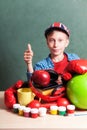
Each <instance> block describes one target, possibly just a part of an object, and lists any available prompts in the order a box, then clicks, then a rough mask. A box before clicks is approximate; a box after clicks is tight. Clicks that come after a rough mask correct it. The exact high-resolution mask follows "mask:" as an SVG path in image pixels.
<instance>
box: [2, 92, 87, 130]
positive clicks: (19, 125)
mask: <svg viewBox="0 0 87 130" xmlns="http://www.w3.org/2000/svg"><path fill="white" fill-rule="evenodd" d="M77 128H78V129H81V128H82V130H83V129H87V115H84V116H82V115H81V116H59V115H50V114H47V115H46V116H45V117H38V118H36V119H33V118H25V117H23V116H19V115H18V114H15V113H13V112H11V111H10V110H8V109H7V108H6V107H5V105H4V92H2V91H1V92H0V130H7V129H8V130H27V129H30V130H33V129H35V130H37V129H38V130H39V129H40V130H41V129H43V130H47V129H52V130H53V129H57V130H66V129H67V130H75V129H77Z"/></svg>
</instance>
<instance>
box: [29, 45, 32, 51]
mask: <svg viewBox="0 0 87 130" xmlns="http://www.w3.org/2000/svg"><path fill="white" fill-rule="evenodd" d="M28 50H29V51H30V52H31V51H32V49H31V45H30V44H28Z"/></svg>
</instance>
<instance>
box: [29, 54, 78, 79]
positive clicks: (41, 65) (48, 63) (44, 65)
mask: <svg viewBox="0 0 87 130" xmlns="http://www.w3.org/2000/svg"><path fill="white" fill-rule="evenodd" d="M65 54H66V55H67V57H68V61H71V60H75V59H80V58H79V56H78V55H76V54H74V53H65ZM46 69H54V64H53V62H52V60H51V58H50V55H48V57H46V58H44V59H43V60H41V61H39V62H37V63H36V64H35V65H34V70H46ZM31 76H32V73H29V72H27V79H28V80H29V79H30V77H31Z"/></svg>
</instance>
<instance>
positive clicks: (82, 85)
mask: <svg viewBox="0 0 87 130" xmlns="http://www.w3.org/2000/svg"><path fill="white" fill-rule="evenodd" d="M66 94H67V97H68V99H69V100H70V101H71V102H72V103H73V104H74V105H75V106H76V107H77V108H80V109H87V73H85V74H82V75H76V76H74V77H73V78H72V79H71V80H70V81H68V83H67V88H66Z"/></svg>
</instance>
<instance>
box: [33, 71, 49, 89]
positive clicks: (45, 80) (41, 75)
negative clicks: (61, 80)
mask: <svg viewBox="0 0 87 130" xmlns="http://www.w3.org/2000/svg"><path fill="white" fill-rule="evenodd" d="M32 80H33V82H34V83H35V84H37V85H39V86H43V87H45V86H47V85H48V84H49V83H50V74H49V73H48V72H47V71H45V70H36V71H34V73H33V75H32Z"/></svg>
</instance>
